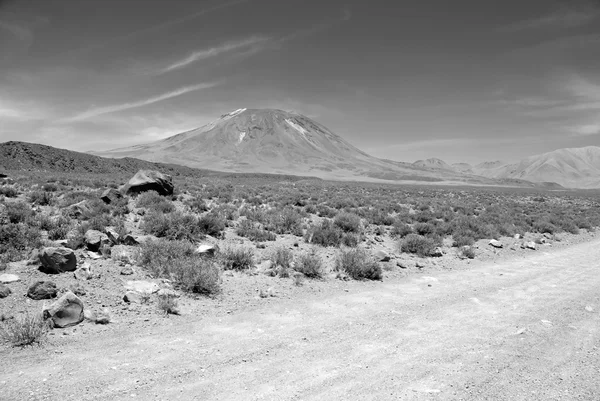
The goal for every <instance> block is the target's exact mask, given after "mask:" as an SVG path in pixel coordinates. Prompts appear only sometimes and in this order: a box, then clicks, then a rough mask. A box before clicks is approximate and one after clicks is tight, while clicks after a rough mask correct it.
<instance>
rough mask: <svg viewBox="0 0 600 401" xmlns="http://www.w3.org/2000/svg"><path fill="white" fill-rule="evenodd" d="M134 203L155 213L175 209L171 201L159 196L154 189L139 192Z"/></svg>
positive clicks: (169, 211) (168, 211)
mask: <svg viewBox="0 0 600 401" xmlns="http://www.w3.org/2000/svg"><path fill="white" fill-rule="evenodd" d="M135 205H136V206H137V207H140V208H145V209H148V210H149V211H151V212H157V213H171V212H174V211H175V205H174V204H173V202H171V201H170V200H169V199H167V198H165V197H164V196H161V195H160V194H159V193H158V192H156V191H146V192H144V193H142V194H140V195H139V196H138V197H137V199H136V201H135Z"/></svg>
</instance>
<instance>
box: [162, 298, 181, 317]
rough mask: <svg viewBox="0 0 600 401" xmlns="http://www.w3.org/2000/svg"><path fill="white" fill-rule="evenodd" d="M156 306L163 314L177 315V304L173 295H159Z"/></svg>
mask: <svg viewBox="0 0 600 401" xmlns="http://www.w3.org/2000/svg"><path fill="white" fill-rule="evenodd" d="M157 307H158V310H160V311H161V312H163V313H164V314H165V315H179V305H178V302H177V298H175V297H172V296H159V297H158V304H157Z"/></svg>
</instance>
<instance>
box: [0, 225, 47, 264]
mask: <svg viewBox="0 0 600 401" xmlns="http://www.w3.org/2000/svg"><path fill="white" fill-rule="evenodd" d="M41 245H42V238H41V235H40V230H39V229H38V228H36V227H30V226H27V225H25V224H21V223H19V224H12V223H9V224H2V225H0V256H3V257H4V258H5V259H6V260H7V261H9V262H16V261H19V260H22V259H24V258H25V257H26V256H27V254H28V253H29V252H30V251H31V249H33V248H39V247H40V246H41Z"/></svg>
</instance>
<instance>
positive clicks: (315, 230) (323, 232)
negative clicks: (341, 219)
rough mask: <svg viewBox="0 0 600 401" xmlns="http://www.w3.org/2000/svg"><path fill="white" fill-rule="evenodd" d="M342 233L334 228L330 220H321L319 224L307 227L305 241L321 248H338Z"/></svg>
mask: <svg viewBox="0 0 600 401" xmlns="http://www.w3.org/2000/svg"><path fill="white" fill-rule="evenodd" d="M343 234H344V233H343V231H342V230H341V229H340V228H338V227H336V226H335V225H334V224H333V222H332V221H331V220H323V221H322V222H321V224H318V225H315V226H311V227H309V229H308V231H307V233H306V240H307V242H310V243H312V244H317V245H321V246H339V245H340V242H341V241H342V236H343Z"/></svg>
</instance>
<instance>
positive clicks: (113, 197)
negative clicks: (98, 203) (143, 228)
mask: <svg viewBox="0 0 600 401" xmlns="http://www.w3.org/2000/svg"><path fill="white" fill-rule="evenodd" d="M122 197H123V195H122V194H121V192H119V191H118V190H116V189H115V188H108V189H107V190H106V191H104V192H103V193H102V196H101V197H100V199H102V201H103V202H104V203H106V204H111V203H113V202H116V201H118V200H119V199H121V198H122Z"/></svg>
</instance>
